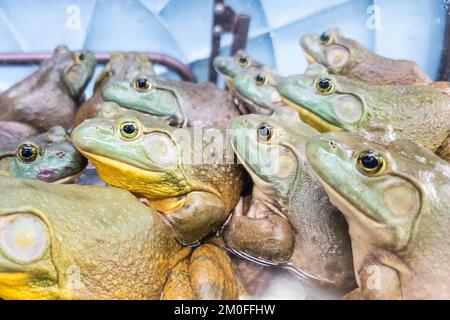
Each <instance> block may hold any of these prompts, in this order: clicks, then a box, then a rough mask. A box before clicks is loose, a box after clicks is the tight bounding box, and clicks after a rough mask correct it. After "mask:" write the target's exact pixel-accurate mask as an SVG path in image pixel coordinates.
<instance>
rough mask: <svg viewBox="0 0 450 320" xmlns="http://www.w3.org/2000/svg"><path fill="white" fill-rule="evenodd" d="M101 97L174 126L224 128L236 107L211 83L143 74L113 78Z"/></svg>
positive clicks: (234, 113) (235, 111) (227, 94)
mask: <svg viewBox="0 0 450 320" xmlns="http://www.w3.org/2000/svg"><path fill="white" fill-rule="evenodd" d="M102 96H103V100H105V101H110V102H114V103H117V104H119V105H120V106H121V107H124V108H128V109H132V110H136V111H139V112H142V113H145V114H149V115H152V116H154V117H156V118H159V119H161V120H163V121H165V122H166V123H167V124H169V125H172V126H176V127H185V126H188V127H190V126H193V125H194V123H195V122H197V123H200V124H201V125H203V126H220V127H222V128H225V127H226V126H227V125H228V123H229V122H230V121H231V120H232V119H233V118H234V117H236V116H238V115H240V112H239V109H238V108H237V106H236V105H235V103H234V101H233V97H232V95H231V94H230V93H229V92H226V91H223V90H220V89H219V88H217V87H216V86H215V85H213V84H212V83H209V82H207V83H201V84H197V83H190V82H184V81H178V80H173V79H166V78H162V77H156V76H154V75H152V74H149V73H143V74H140V75H139V76H137V77H136V78H135V79H133V80H131V81H114V82H113V83H111V84H109V85H107V86H105V87H104V88H103V90H102Z"/></svg>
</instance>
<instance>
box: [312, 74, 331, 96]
mask: <svg viewBox="0 0 450 320" xmlns="http://www.w3.org/2000/svg"><path fill="white" fill-rule="evenodd" d="M314 85H315V87H316V89H317V91H318V92H319V93H321V94H331V93H333V92H334V89H335V87H334V84H333V81H331V79H329V78H320V79H317V80H316V82H315V84H314Z"/></svg>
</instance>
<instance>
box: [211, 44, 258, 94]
mask: <svg viewBox="0 0 450 320" xmlns="http://www.w3.org/2000/svg"><path fill="white" fill-rule="evenodd" d="M213 66H214V69H215V70H216V71H217V72H218V73H220V74H221V75H222V76H223V77H224V78H225V82H226V84H227V87H228V89H230V90H231V91H232V92H233V93H234V89H233V79H234V78H235V77H236V76H238V75H240V74H242V73H245V72H247V71H248V70H252V69H259V68H262V67H263V65H262V64H261V63H259V62H257V61H254V60H252V58H251V57H250V54H248V53H247V52H245V51H244V50H239V51H238V52H236V54H235V55H234V57H230V56H218V57H216V58H214V61H213Z"/></svg>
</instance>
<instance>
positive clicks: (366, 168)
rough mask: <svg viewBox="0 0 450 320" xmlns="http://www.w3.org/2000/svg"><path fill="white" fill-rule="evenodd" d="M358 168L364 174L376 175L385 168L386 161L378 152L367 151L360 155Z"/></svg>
mask: <svg viewBox="0 0 450 320" xmlns="http://www.w3.org/2000/svg"><path fill="white" fill-rule="evenodd" d="M356 167H357V168H358V170H359V171H361V172H362V173H364V174H367V175H374V174H377V173H379V172H380V171H381V170H382V169H383V168H384V167H385V161H384V159H383V156H382V155H381V154H380V153H378V152H377V151H373V150H365V151H362V152H360V153H359V154H358V156H357V158H356Z"/></svg>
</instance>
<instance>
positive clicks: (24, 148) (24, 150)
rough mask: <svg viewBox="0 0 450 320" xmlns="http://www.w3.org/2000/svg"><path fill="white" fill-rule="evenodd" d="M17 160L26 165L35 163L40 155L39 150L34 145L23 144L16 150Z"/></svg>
mask: <svg viewBox="0 0 450 320" xmlns="http://www.w3.org/2000/svg"><path fill="white" fill-rule="evenodd" d="M16 155H17V158H18V159H19V160H20V161H22V162H25V163H29V162H33V161H34V160H36V159H37V158H38V156H39V155H40V152H39V148H38V147H37V146H35V145H34V144H32V143H23V144H21V145H20V146H19V147H18V148H17V150H16Z"/></svg>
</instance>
